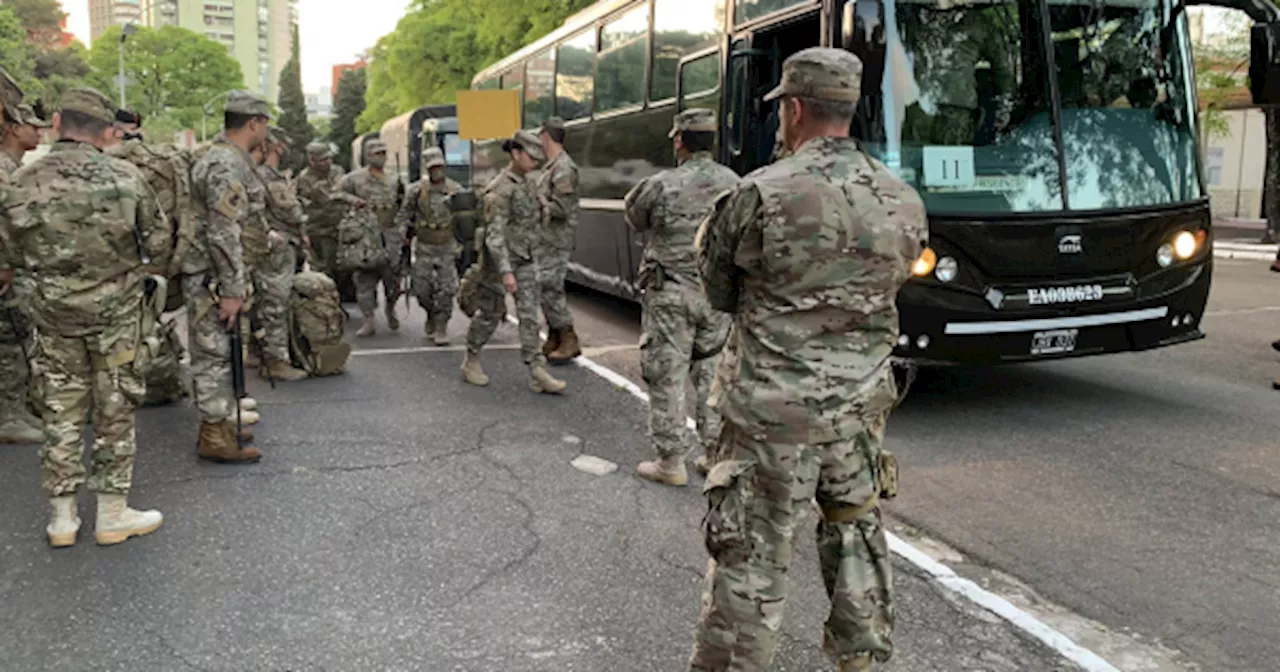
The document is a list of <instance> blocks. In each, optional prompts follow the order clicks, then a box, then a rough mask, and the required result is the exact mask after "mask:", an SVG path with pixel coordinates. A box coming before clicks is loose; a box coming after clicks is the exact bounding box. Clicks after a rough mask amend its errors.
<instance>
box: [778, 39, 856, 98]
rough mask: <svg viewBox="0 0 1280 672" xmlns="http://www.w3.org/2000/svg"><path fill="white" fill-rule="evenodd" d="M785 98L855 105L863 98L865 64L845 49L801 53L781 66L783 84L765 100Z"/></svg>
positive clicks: (825, 48) (814, 49)
mask: <svg viewBox="0 0 1280 672" xmlns="http://www.w3.org/2000/svg"><path fill="white" fill-rule="evenodd" d="M783 96H796V97H798V98H810V99H813V100H828V101H834V102H842V103H856V102H858V99H859V98H860V97H861V96H862V61H861V60H860V59H859V58H858V57H857V56H854V55H853V54H851V53H849V52H847V51H845V50H843V49H830V48H827V47H812V48H809V49H805V50H803V51H798V52H796V53H794V54H792V55H791V56H790V57H789V58H788V59H787V60H786V61H785V62H784V63H783V64H782V81H781V82H779V83H778V86H777V87H775V88H774V89H773V90H772V91H770V92H769V93H767V94H765V97H764V100H765V101H766V102H767V101H771V100H777V99H778V98H781V97H783Z"/></svg>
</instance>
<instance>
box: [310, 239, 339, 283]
mask: <svg viewBox="0 0 1280 672" xmlns="http://www.w3.org/2000/svg"><path fill="white" fill-rule="evenodd" d="M309 237H310V238H311V270H313V271H315V272H317V273H324V274H325V275H327V276H329V277H331V278H333V279H334V281H335V282H337V275H338V232H337V231H334V232H333V234H332V235H329V234H320V235H317V234H315V233H314V232H309Z"/></svg>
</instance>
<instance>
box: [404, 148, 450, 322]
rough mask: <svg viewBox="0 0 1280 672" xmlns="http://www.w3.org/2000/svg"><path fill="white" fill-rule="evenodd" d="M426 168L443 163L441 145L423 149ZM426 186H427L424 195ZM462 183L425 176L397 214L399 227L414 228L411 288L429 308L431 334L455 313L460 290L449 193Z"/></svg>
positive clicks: (441, 165)
mask: <svg viewBox="0 0 1280 672" xmlns="http://www.w3.org/2000/svg"><path fill="white" fill-rule="evenodd" d="M423 164H424V168H426V169H428V170H429V169H430V168H432V167H437V166H439V167H443V166H444V165H445V163H444V156H443V154H441V152H440V150H438V149H434V148H432V149H428V150H427V151H426V152H424V153H423ZM423 189H426V193H425V195H424V193H423ZM461 191H462V185H460V184H458V183H457V182H454V181H453V180H451V179H449V178H447V177H446V178H445V180H444V181H443V182H441V183H439V184H436V183H434V182H432V181H431V179H430V177H429V176H424V177H423V178H422V179H421V180H420V181H418V183H417V184H412V185H410V186H409V189H408V191H406V192H405V198H404V203H402V204H401V205H400V212H399V213H398V214H397V215H396V229H397V230H399V231H408V230H412V231H413V238H414V244H413V270H412V271H411V272H410V275H409V282H410V285H409V286H410V290H411V291H412V292H413V295H414V297H416V298H417V299H418V303H419V304H420V305H421V306H422V308H423V310H425V311H427V324H426V331H427V334H428V335H430V334H433V333H434V334H437V335H442V334H443V333H444V331H445V328H446V326H447V325H448V324H449V317H450V316H451V315H453V299H454V297H455V296H457V294H458V267H457V264H456V260H457V241H456V240H455V239H454V237H453V211H452V210H450V208H449V197H451V196H453V195H454V194H456V193H459V192H461Z"/></svg>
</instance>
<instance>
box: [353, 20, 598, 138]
mask: <svg viewBox="0 0 1280 672" xmlns="http://www.w3.org/2000/svg"><path fill="white" fill-rule="evenodd" d="M591 4H592V1H591V0H525V1H524V2H518V3H512V2H503V1H501V0H417V1H416V2H415V3H414V4H413V5H412V6H411V7H410V9H409V12H408V13H407V14H405V16H404V17H403V18H401V19H400V22H399V23H398V24H397V25H396V29H395V30H394V31H393V32H391V33H389V34H387V35H385V36H383V37H382V39H380V40H378V43H377V45H376V46H375V47H374V49H373V53H372V55H371V56H372V57H371V59H370V63H369V91H368V94H367V96H366V98H367V102H368V106H367V108H366V110H365V111H364V114H363V115H362V116H361V118H360V123H359V126H358V128H359V129H361V130H364V131H367V130H374V129H377V128H379V127H381V126H382V124H383V122H385V121H386V120H388V119H390V118H392V117H394V116H396V115H398V114H402V113H404V112H407V111H409V110H411V109H413V108H415V107H419V106H422V105H429V104H439V103H452V102H454V94H455V92H456V91H458V90H459V89H469V88H471V78H472V77H474V76H475V74H476V73H477V72H479V71H480V70H482V69H484V67H485V66H487V65H489V64H491V63H493V62H495V61H497V60H499V59H501V58H503V57H505V56H506V55H507V54H509V53H511V52H513V51H515V50H517V49H519V48H520V47H522V46H524V45H526V44H528V43H529V42H532V41H534V40H536V39H538V38H539V37H542V36H543V35H545V34H547V33H548V32H550V31H551V30H553V29H555V28H556V27H558V26H559V25H560V24H561V23H563V22H564V20H565V18H567V17H569V16H570V15H572V14H574V13H576V12H578V11H579V10H582V9H583V8H585V7H588V6H590V5H591Z"/></svg>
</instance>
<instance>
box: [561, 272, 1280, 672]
mask: <svg viewBox="0 0 1280 672" xmlns="http://www.w3.org/2000/svg"><path fill="white" fill-rule="evenodd" d="M1267 265H1268V264H1266V263H1265V262H1239V261H1222V260H1219V261H1218V263H1217V264H1216V267H1215V271H1214V284H1213V290H1212V295H1211V297H1210V305H1209V312H1208V314H1207V315H1206V317H1205V319H1204V322H1203V328H1204V330H1205V332H1206V333H1207V335H1208V336H1207V338H1206V339H1205V340H1203V341H1199V342H1196V343H1190V344H1184V345H1181V346H1177V347H1173V348H1168V349H1164V350H1157V351H1151V352H1146V353H1135V354H1125V355H1114V356H1107V357H1097V358H1090V359H1081V360H1068V361H1059V362H1053V363H1045V364H1035V365H1018V366H1010V367H998V368H982V369H970V368H955V369H943V370H934V371H926V372H923V373H922V375H921V378H920V380H919V381H918V382H917V384H916V387H915V388H914V389H913V392H912V395H911V397H910V398H909V399H908V401H907V403H906V404H905V405H904V406H903V407H902V408H901V409H899V411H898V412H897V413H895V415H894V416H893V418H892V420H891V421H890V426H889V432H888V438H887V442H888V446H889V448H890V449H891V450H893V451H894V452H895V453H896V454H897V455H898V456H899V459H900V460H901V464H902V468H903V470H904V471H903V473H904V476H903V494H902V495H901V496H900V497H899V498H898V499H897V500H895V501H894V502H892V503H891V504H890V505H889V511H890V514H891V516H892V517H893V518H894V519H895V520H897V521H898V522H900V523H903V524H908V525H910V526H912V527H916V528H919V529H920V530H922V531H923V532H924V533H925V534H926V535H928V536H929V537H931V538H934V539H940V540H942V541H943V542H946V544H948V545H949V546H951V547H952V548H954V549H957V550H958V551H959V552H960V554H961V555H962V556H963V557H962V558H957V559H956V560H957V561H956V562H954V563H953V564H954V565H955V566H956V567H957V568H958V569H959V570H960V571H961V572H962V573H968V574H971V575H975V576H984V577H987V576H993V575H1010V576H1012V577H1014V578H1015V579H1016V582H1012V583H1011V584H1010V585H1015V586H1016V585H1023V586H1025V587H1026V589H1027V590H1029V591H1034V592H1035V593H1037V594H1038V595H1039V596H1041V597H1043V598H1046V599H1048V600H1049V601H1050V602H1052V603H1055V604H1057V605H1061V606H1063V607H1065V608H1067V609H1069V610H1071V611H1073V612H1076V613H1077V614H1080V615H1082V616H1084V617H1086V618H1087V619H1092V620H1095V621H1097V622H1100V623H1101V624H1103V625H1105V626H1107V627H1108V628H1110V629H1111V630H1113V631H1115V632H1118V633H1131V634H1132V635H1133V636H1134V638H1136V639H1138V640H1140V641H1143V642H1148V643H1153V644H1155V645H1157V646H1160V647H1166V648H1169V649H1172V650H1173V651H1175V652H1177V653H1179V654H1181V655H1179V656H1178V658H1180V659H1181V660H1182V661H1184V662H1185V663H1186V664H1187V665H1188V666H1199V667H1200V669H1204V670H1215V671H1217V670H1241V671H1244V670H1248V671H1251V672H1257V671H1262V670H1275V669H1277V667H1278V666H1277V663H1276V660H1280V638H1277V637H1276V633H1280V606H1278V605H1280V415H1277V413H1276V410H1275V409H1276V406H1277V403H1280V392H1273V391H1272V390H1271V389H1270V385H1271V381H1272V379H1273V378H1275V377H1277V376H1280V355H1277V354H1276V353H1275V352H1274V351H1272V349H1271V347H1270V345H1269V344H1270V342H1271V341H1272V340H1274V339H1276V338H1280V274H1275V273H1269V272H1268V271H1267V270H1266V267H1267ZM574 309H575V311H576V313H577V314H578V315H580V316H582V318H580V323H584V324H586V325H587V326H586V327H585V330H586V332H587V334H588V337H587V341H588V345H589V346H591V352H592V354H594V355H595V357H596V358H597V359H598V360H599V361H600V362H601V363H604V364H607V365H608V366H610V367H612V368H615V369H617V370H619V371H623V372H626V373H627V374H628V375H629V376H630V377H632V378H637V379H638V364H637V363H636V359H635V351H634V349H633V348H626V347H625V345H626V344H628V343H630V344H634V343H635V338H636V336H637V334H638V327H637V326H636V325H637V324H638V322H637V317H636V315H637V313H636V309H635V308H634V307H633V306H630V305H627V304H622V303H619V302H616V301H613V300H610V299H606V298H603V297H600V296H597V295H588V294H581V295H579V296H578V297H576V301H575V305H574ZM580 330H581V329H580ZM1112 662H1113V663H1116V664H1117V665H1120V666H1121V667H1122V669H1135V670H1137V669H1148V668H1145V667H1142V666H1141V662H1134V663H1133V664H1132V666H1131V667H1126V666H1124V665H1122V664H1121V663H1119V662H1117V660H1115V659H1112Z"/></svg>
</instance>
